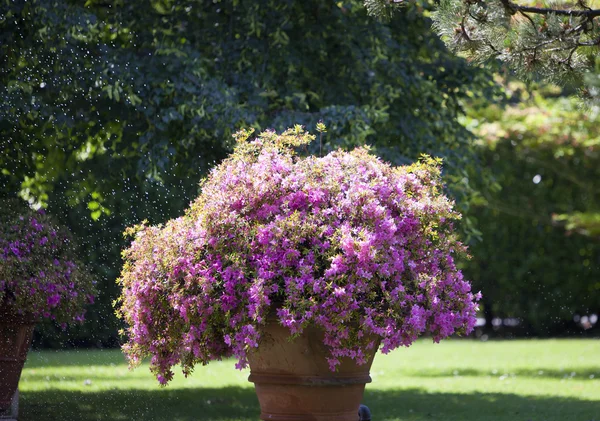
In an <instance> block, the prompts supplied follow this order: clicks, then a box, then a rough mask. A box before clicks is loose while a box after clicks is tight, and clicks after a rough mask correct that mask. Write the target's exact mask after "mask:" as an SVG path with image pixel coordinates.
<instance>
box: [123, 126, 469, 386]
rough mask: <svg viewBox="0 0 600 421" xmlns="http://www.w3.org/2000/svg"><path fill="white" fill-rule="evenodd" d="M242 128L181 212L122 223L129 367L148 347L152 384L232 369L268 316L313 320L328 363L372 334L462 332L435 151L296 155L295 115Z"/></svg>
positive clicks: (453, 243)
mask: <svg viewBox="0 0 600 421" xmlns="http://www.w3.org/2000/svg"><path fill="white" fill-rule="evenodd" d="M250 135H251V133H249V132H247V131H241V132H239V133H238V134H237V135H236V137H237V141H238V143H237V146H236V148H235V151H234V152H233V154H232V155H231V156H230V157H229V158H227V159H226V160H224V161H223V162H222V163H221V164H220V165H218V166H217V167H215V168H214V169H213V170H212V171H211V173H210V174H209V176H208V177H207V178H206V179H205V180H204V181H203V182H202V183H201V187H202V192H201V193H200V196H199V197H198V198H197V199H196V200H195V201H194V202H193V203H192V204H191V206H190V208H189V209H188V210H187V211H186V213H185V215H184V216H182V217H180V218H177V219H175V220H171V221H169V222H167V223H166V224H165V225H160V226H155V227H150V226H146V225H140V226H137V227H134V228H131V229H130V230H129V233H130V234H135V240H134V241H133V242H132V244H131V246H130V248H128V249H127V250H125V251H124V253H123V255H124V258H125V261H126V262H125V266H124V268H123V271H122V274H121V277H120V279H119V282H120V284H121V286H122V288H123V292H122V295H121V297H120V299H119V302H118V308H117V313H118V314H119V315H121V316H122V317H123V318H124V319H125V321H126V322H127V324H128V328H127V329H126V335H127V337H128V342H127V343H126V344H125V345H124V351H125V353H126V354H127V356H128V357H129V359H130V362H131V363H132V364H133V365H135V364H136V363H139V362H140V361H141V360H142V359H143V358H144V357H147V356H151V357H152V359H151V370H152V371H153V372H154V373H155V375H156V376H157V378H158V380H159V381H160V382H161V383H163V384H164V383H166V382H168V381H169V380H170V379H171V378H172V376H173V372H172V367H173V366H174V365H176V364H181V366H182V368H183V372H184V373H185V374H188V373H190V372H191V371H192V369H193V367H194V365H195V364H197V363H202V364H206V363H208V362H209V361H211V360H215V359H220V358H223V357H228V356H234V357H236V358H237V360H238V363H237V366H238V367H244V366H246V364H247V354H248V352H249V351H250V350H252V349H253V348H255V347H257V346H258V342H259V340H260V338H261V331H262V327H263V326H264V325H265V323H266V319H267V318H268V317H271V316H272V315H273V314H274V315H275V317H276V318H277V320H278V322H279V323H280V324H281V325H283V326H285V327H287V328H288V329H289V332H290V336H292V337H293V336H295V335H298V334H299V333H300V332H302V331H303V329H305V328H307V327H308V326H309V325H317V326H320V327H322V328H323V330H324V332H325V335H324V339H323V341H324V344H325V345H326V346H327V347H328V349H329V354H330V355H329V357H328V362H329V366H330V368H331V369H332V370H335V368H336V366H337V365H338V364H339V363H340V359H341V358H344V357H349V358H351V359H353V360H355V361H356V362H357V363H359V364H360V363H363V362H364V360H365V350H368V349H373V348H374V347H376V346H377V343H376V342H378V341H379V342H380V343H381V347H382V351H383V352H389V351H390V350H392V349H395V348H397V347H399V346H409V345H410V344H411V343H412V342H413V341H414V340H415V339H417V337H418V336H419V335H422V334H430V335H432V337H433V339H434V340H435V341H439V340H440V339H442V338H444V337H447V336H449V335H451V334H454V333H469V332H470V331H471V330H472V329H473V327H474V324H475V313H476V311H477V305H476V301H477V300H478V299H479V295H478V294H477V295H474V294H472V293H471V287H470V285H469V283H468V282H466V281H465V280H464V279H463V277H462V274H461V272H460V271H459V270H458V269H457V268H456V264H455V259H456V257H457V256H458V255H460V254H461V253H464V247H463V246H462V244H461V243H460V242H459V241H458V240H457V239H456V237H455V235H454V233H453V229H452V222H453V221H454V220H456V219H458V218H459V217H460V215H459V214H458V213H456V211H454V210H453V203H452V202H451V201H450V200H448V198H446V197H445V196H444V195H443V193H442V189H443V186H442V184H441V179H440V163H439V161H437V160H434V159H431V158H428V157H424V158H423V159H422V160H421V161H420V162H419V163H416V164H414V165H411V166H407V167H392V166H390V165H389V164H386V163H384V162H382V161H381V160H380V159H378V158H377V157H375V156H373V155H372V154H370V153H369V150H368V148H358V149H355V150H353V151H351V152H345V151H336V152H332V153H330V154H328V155H327V156H324V157H314V156H308V157H300V156H298V155H297V154H296V153H295V151H296V150H297V149H298V150H301V147H303V146H305V145H306V144H308V143H309V142H311V141H312V140H313V136H312V135H310V134H307V133H306V132H304V131H303V130H302V128H301V127H299V126H297V127H295V128H294V129H288V130H287V131H286V132H284V133H283V134H276V133H275V132H271V131H266V132H263V133H261V134H260V135H259V136H258V137H257V138H255V139H253V140H249V137H250ZM374 337H375V338H377V339H378V341H377V340H373V338H374ZM367 338H369V339H367Z"/></svg>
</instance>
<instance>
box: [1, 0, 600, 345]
mask: <svg viewBox="0 0 600 421" xmlns="http://www.w3.org/2000/svg"><path fill="white" fill-rule="evenodd" d="M434 6H435V4H434V3H433V2H427V1H425V2H417V3H412V4H410V5H408V6H406V7H405V8H403V9H402V12H401V13H397V14H396V15H395V16H394V18H393V19H392V20H390V21H389V22H387V23H382V22H379V21H378V20H376V19H374V18H373V17H371V16H368V15H367V12H366V9H365V7H364V5H363V3H362V2H361V1H340V2H336V1H323V0H319V1H316V0H304V1H291V0H277V1H275V0H264V1H263V0H261V1H254V2H242V1H238V0H228V1H221V0H212V1H192V0H181V1H174V0H139V1H135V2H131V1H124V0H87V1H86V2H82V1H75V0H32V1H25V0H14V1H11V0H0V98H1V101H0V196H1V197H15V196H18V197H21V198H22V199H24V200H26V201H28V202H29V203H30V205H31V206H32V207H34V208H46V209H47V210H48V212H49V213H51V214H52V215H54V216H56V217H57V218H58V219H59V220H60V221H61V222H62V223H64V224H66V225H67V226H68V227H70V228H71V230H72V232H73V234H74V236H75V237H76V238H77V240H78V242H79V244H80V246H81V257H82V258H83V259H84V260H85V261H86V262H87V264H88V265H89V266H90V267H91V268H92V270H93V272H94V274H95V276H96V278H97V280H98V285H99V288H100V291H101V294H100V296H99V297H98V299H97V301H96V303H95V304H94V305H93V306H91V307H90V308H89V309H88V313H87V317H86V322H85V324H84V325H82V326H75V327H70V328H69V329H68V330H67V332H62V331H61V329H57V328H56V327H55V326H51V325H44V326H38V329H37V331H36V336H35V340H34V346H35V347H42V348H59V347H101V348H104V347H116V346H118V345H119V343H120V339H119V337H118V334H117V331H118V329H119V328H120V325H119V323H120V322H119V321H118V320H117V319H116V317H115V316H114V314H113V309H112V301H113V300H114V299H115V298H116V296H117V295H118V288H117V285H116V283H115V280H116V278H117V277H118V275H119V270H120V267H121V264H122V260H121V257H120V252H121V250H122V249H123V247H124V246H125V245H126V242H125V240H124V238H123V235H122V233H123V231H124V229H125V228H126V227H127V226H129V225H132V224H135V223H139V222H141V221H142V220H144V219H148V220H149V221H150V223H152V224H156V223H161V222H165V221H166V220H168V219H169V218H173V217H175V216H178V215H181V214H182V213H183V210H184V209H185V208H186V207H187V205H188V204H189V202H190V201H191V200H193V199H194V198H195V197H196V195H197V194H198V183H199V181H200V179H201V178H202V177H203V176H205V175H206V174H207V172H208V171H209V170H210V168H211V167H212V166H214V165H215V164H216V163H218V162H219V161H220V160H221V159H223V158H224V157H225V156H226V155H227V153H228V152H229V151H231V149H232V143H233V139H232V136H231V135H232V134H233V133H234V132H235V131H236V130H238V129H240V128H242V127H254V128H256V129H257V130H262V129H266V128H273V129H275V130H283V129H284V128H286V127H288V126H290V125H293V124H302V125H304V126H305V127H306V128H307V129H308V130H309V131H313V132H315V125H316V123H317V122H319V121H321V120H322V121H323V122H324V123H325V124H326V126H327V128H328V131H327V133H326V134H325V135H324V137H323V147H324V151H330V150H334V149H336V148H352V147H354V146H357V145H364V144H369V145H372V147H373V150H374V151H375V152H376V153H377V154H378V155H380V156H381V157H382V158H384V159H386V160H388V161H390V162H392V163H394V164H396V165H402V164H407V163H410V162H413V161H414V160H415V159H417V158H418V157H419V155H420V154H422V153H428V154H431V155H435V156H440V157H443V158H444V168H445V169H444V171H445V173H444V177H445V180H446V182H447V189H448V193H449V194H450V195H451V196H452V197H453V198H455V200H456V205H457V207H458V208H459V209H460V210H461V212H462V213H463V219H462V221H461V227H460V229H461V232H462V236H463V239H464V241H465V242H466V243H467V244H468V245H469V248H470V254H471V255H472V258H471V259H470V260H468V261H465V262H463V268H464V271H465V274H466V277H467V278H468V279H470V280H472V282H473V285H474V289H475V291H478V290H481V291H482V293H483V296H484V298H483V301H482V306H481V314H480V319H479V323H478V327H477V329H476V332H475V333H474V336H475V337H477V338H479V339H481V340H487V339H490V338H497V337H502V338H507V337H508V338H512V337H548V336H553V337H556V336H559V337H562V336H569V337H574V336H576V337H593V336H595V337H597V336H599V333H600V323H598V317H599V315H600V183H598V177H599V175H600V165H599V164H600V156H599V151H600V125H599V124H598V118H599V116H598V112H599V109H598V108H597V107H596V106H595V105H593V104H591V103H584V102H582V100H581V99H580V98H579V97H577V96H576V95H575V94H576V88H577V87H574V86H569V85H567V86H566V87H564V88H559V87H556V86H553V85H549V84H547V83H539V84H536V83H528V84H524V83H522V82H519V81H518V80H517V79H516V78H515V77H514V76H512V74H511V72H510V71H509V70H507V69H505V68H503V67H502V66H500V65H494V64H491V65H487V66H486V67H485V68H484V67H481V66H475V65H471V64H469V63H467V61H466V60H464V59H462V58H459V57H457V56H455V55H454V54H452V53H450V52H449V51H448V50H447V49H446V47H445V46H444V44H443V43H442V41H441V40H440V39H439V37H438V36H437V35H436V34H435V33H434V32H433V31H432V30H431V21H430V14H431V11H432V9H433V8H434ZM311 152H313V153H318V144H316V145H313V150H312V151H311Z"/></svg>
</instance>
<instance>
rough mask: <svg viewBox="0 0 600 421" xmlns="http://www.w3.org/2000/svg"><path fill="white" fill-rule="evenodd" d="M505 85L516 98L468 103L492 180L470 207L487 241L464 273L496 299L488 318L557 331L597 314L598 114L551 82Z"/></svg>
mask: <svg viewBox="0 0 600 421" xmlns="http://www.w3.org/2000/svg"><path fill="white" fill-rule="evenodd" d="M507 89H508V91H509V92H510V93H511V95H512V100H513V101H514V104H513V105H511V106H509V107H508V108H507V109H506V110H505V111H501V110H500V109H499V108H498V106H497V105H495V104H491V105H488V106H487V107H485V108H481V109H480V110H479V111H475V110H471V112H470V116H469V118H468V119H467V122H466V123H467V125H468V126H469V127H471V128H472V129H473V130H474V131H475V132H476V133H478V134H479V135H480V136H481V139H482V140H481V144H480V150H481V155H482V160H483V162H486V163H487V165H488V166H489V169H490V171H491V173H492V176H493V177H494V178H495V179H496V182H497V183H498V186H497V188H496V189H493V190H486V191H484V194H483V200H482V204H481V206H479V207H473V208H472V209H471V215H472V217H473V218H474V219H476V220H477V225H478V226H479V227H481V228H480V229H481V231H482V237H483V241H482V242H480V243H478V244H473V245H472V247H471V250H470V252H471V253H472V254H473V256H475V258H474V259H473V260H472V261H471V262H469V263H468V265H467V268H466V274H467V276H468V277H469V278H470V279H472V280H473V282H474V285H475V286H476V287H477V288H480V289H481V290H482V291H483V293H484V295H485V297H494V299H493V301H492V300H489V299H485V298H484V308H485V310H486V313H487V316H488V317H487V318H488V322H490V321H491V318H492V317H518V318H520V319H521V320H522V323H523V325H524V326H523V327H525V328H526V329H527V330H528V331H529V333H536V334H541V335H548V334H553V333H559V332H562V331H563V330H564V328H565V326H568V325H569V323H572V320H573V315H574V314H580V315H582V314H591V313H596V314H598V313H600V283H599V282H598V281H597V280H598V279H599V277H600V260H599V257H600V244H599V243H598V238H597V222H596V221H597V220H598V218H599V215H600V190H599V189H598V185H597V182H596V180H598V179H599V178H600V126H599V125H598V114H597V111H595V110H594V109H593V108H591V109H590V108H587V109H585V108H581V104H580V102H579V101H578V100H577V99H575V98H572V97H563V96H560V89H558V90H557V89H556V88H555V87H554V88H551V87H548V88H545V89H543V90H536V89H532V90H527V89H525V86H524V85H522V84H519V83H516V82H510V83H508V85H507ZM582 215H588V216H589V217H588V218H585V217H582ZM565 230H566V232H565ZM571 327H575V326H571Z"/></svg>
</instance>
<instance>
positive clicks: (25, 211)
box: [0, 199, 95, 325]
mask: <svg viewBox="0 0 600 421" xmlns="http://www.w3.org/2000/svg"><path fill="white" fill-rule="evenodd" d="M93 284H94V282H93V281H92V279H91V277H90V276H89V274H88V272H87V271H86V269H85V267H84V266H83V265H82V264H81V263H80V262H78V261H77V260H76V258H75V245H74V244H73V240H72V238H71V236H70V235H69V233H68V232H67V231H66V230H65V229H64V228H62V227H59V226H58V225H57V224H56V223H55V222H54V221H53V220H52V218H50V217H49V216H48V215H46V214H45V213H44V212H43V211H39V212H36V211H33V210H31V209H30V208H29V207H28V206H27V205H25V204H24V202H21V201H19V200H16V199H14V200H13V199H3V200H0V309H3V310H4V311H9V312H14V313H16V314H22V315H27V316H29V317H32V318H33V319H40V318H47V319H50V320H54V321H56V322H58V323H61V324H63V325H64V324H65V323H69V322H76V321H77V322H81V321H83V316H84V306H85V305H86V304H87V303H91V302H93V300H94V294H95V287H94V285H93Z"/></svg>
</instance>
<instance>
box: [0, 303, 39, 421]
mask: <svg viewBox="0 0 600 421" xmlns="http://www.w3.org/2000/svg"><path fill="white" fill-rule="evenodd" d="M34 327H35V321H34V320H33V319H32V318H31V317H27V316H19V315H16V314H15V313H14V312H11V311H10V310H8V309H7V308H6V307H2V306H0V413H2V412H6V411H8V410H9V409H10V408H11V403H12V400H13V396H14V395H15V392H16V391H17V387H18V386H19V379H20V377H21V371H22V370H23V365H24V364H25V360H26V359H27V351H28V350H29V346H30V345H31V338H32V336H33V329H34Z"/></svg>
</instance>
